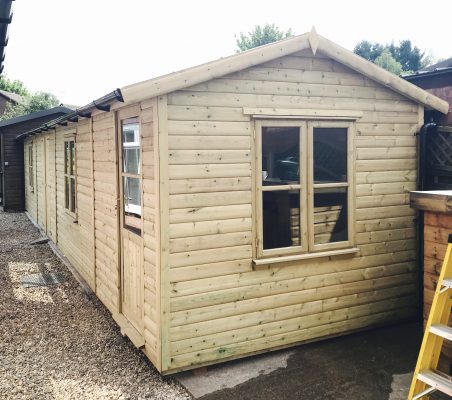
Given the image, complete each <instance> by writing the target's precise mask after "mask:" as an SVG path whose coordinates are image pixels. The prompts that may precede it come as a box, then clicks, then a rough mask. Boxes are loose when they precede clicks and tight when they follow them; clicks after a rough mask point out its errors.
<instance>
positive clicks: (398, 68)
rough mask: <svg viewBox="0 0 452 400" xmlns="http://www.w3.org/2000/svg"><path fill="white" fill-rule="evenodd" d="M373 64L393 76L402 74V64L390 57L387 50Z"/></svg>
mask: <svg viewBox="0 0 452 400" xmlns="http://www.w3.org/2000/svg"><path fill="white" fill-rule="evenodd" d="M374 62H375V64H377V65H378V66H380V67H382V68H384V69H386V70H387V71H389V72H392V73H393V74H396V75H400V74H401V73H402V70H403V68H402V64H400V63H399V62H398V61H397V60H396V59H395V58H394V57H393V56H392V54H391V52H390V50H389V49H384V50H383V51H382V52H381V54H380V55H379V56H378V57H377V58H376V59H375V61H374Z"/></svg>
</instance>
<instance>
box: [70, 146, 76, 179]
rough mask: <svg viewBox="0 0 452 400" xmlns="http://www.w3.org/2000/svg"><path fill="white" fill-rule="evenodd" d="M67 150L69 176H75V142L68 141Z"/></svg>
mask: <svg viewBox="0 0 452 400" xmlns="http://www.w3.org/2000/svg"><path fill="white" fill-rule="evenodd" d="M69 148H70V158H71V160H70V163H69V164H70V171H71V172H70V174H71V175H75V142H74V141H70V142H69Z"/></svg>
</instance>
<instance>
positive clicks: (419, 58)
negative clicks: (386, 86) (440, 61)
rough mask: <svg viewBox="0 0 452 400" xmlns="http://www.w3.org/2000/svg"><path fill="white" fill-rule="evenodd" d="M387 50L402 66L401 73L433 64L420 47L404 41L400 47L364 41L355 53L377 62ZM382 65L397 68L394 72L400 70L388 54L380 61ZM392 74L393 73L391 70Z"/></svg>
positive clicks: (357, 46)
mask: <svg viewBox="0 0 452 400" xmlns="http://www.w3.org/2000/svg"><path fill="white" fill-rule="evenodd" d="M386 50H387V51H388V52H389V55H391V56H392V58H393V59H394V60H395V61H396V62H397V63H399V64H400V65H401V67H402V70H401V72H400V73H402V72H412V71H417V70H419V69H421V68H423V67H425V66H426V65H427V64H429V63H430V62H431V59H430V58H429V57H427V56H426V55H425V53H424V52H421V50H420V49H419V48H418V47H416V46H413V45H412V43H411V41H410V40H402V41H401V42H400V43H399V44H398V45H395V44H394V43H391V44H389V45H388V44H386V45H383V44H381V43H377V42H375V43H372V42H369V41H367V40H362V41H361V42H359V43H358V44H357V45H356V46H355V48H354V50H353V51H354V52H355V53H356V54H358V55H360V56H361V57H364V58H365V59H367V60H369V61H372V62H375V61H376V60H377V59H378V58H379V57H380V56H382V55H383V52H384V51H386ZM380 63H382V64H384V65H387V66H390V68H393V69H394V68H395V69H394V70H398V68H397V66H396V65H395V64H394V63H393V62H392V61H391V60H390V59H389V58H388V55H387V54H385V55H384V56H383V58H382V59H380ZM383 68H385V67H383ZM391 72H393V71H392V70H391Z"/></svg>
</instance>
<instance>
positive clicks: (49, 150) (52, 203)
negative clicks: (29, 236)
mask: <svg viewBox="0 0 452 400" xmlns="http://www.w3.org/2000/svg"><path fill="white" fill-rule="evenodd" d="M44 172H45V173H44V175H45V207H46V212H45V219H46V233H47V236H49V237H50V239H52V240H53V241H55V232H54V231H55V229H54V222H55V221H54V218H53V215H54V212H55V207H56V200H55V139H54V138H53V137H51V136H49V137H46V138H45V170H44Z"/></svg>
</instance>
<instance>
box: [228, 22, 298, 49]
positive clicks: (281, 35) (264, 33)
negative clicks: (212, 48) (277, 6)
mask: <svg viewBox="0 0 452 400" xmlns="http://www.w3.org/2000/svg"><path fill="white" fill-rule="evenodd" d="M292 36H293V32H292V30H291V29H289V30H288V31H286V32H284V31H281V30H280V29H279V28H278V27H277V26H275V24H271V25H270V24H266V25H265V26H263V27H262V26H260V25H256V26H255V27H254V28H253V30H252V31H251V32H248V34H247V35H245V34H243V32H240V37H239V38H238V39H236V43H237V47H238V48H239V50H237V51H238V52H240V51H245V50H249V49H253V48H254V47H258V46H263V45H264V44H268V43H273V42H277V41H278V40H282V39H286V38H289V37H292Z"/></svg>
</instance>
